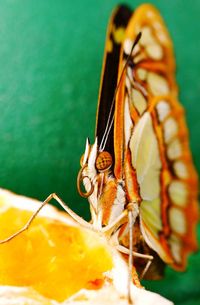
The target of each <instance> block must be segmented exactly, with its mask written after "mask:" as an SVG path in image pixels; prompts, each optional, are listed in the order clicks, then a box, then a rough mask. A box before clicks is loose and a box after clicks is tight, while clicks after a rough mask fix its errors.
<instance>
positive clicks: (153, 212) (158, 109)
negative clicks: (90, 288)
mask: <svg viewBox="0 0 200 305" xmlns="http://www.w3.org/2000/svg"><path fill="white" fill-rule="evenodd" d="M140 31H141V32H142V37H141V40H140V42H139V44H138V45H137V47H136V48H135V49H134V52H133V61H131V62H130V63H128V67H127V71H126V73H124V76H123V79H122V81H121V84H120V87H119V90H118V94H117V98H116V106H115V124H114V147H115V160H116V161H115V169H114V171H115V176H116V177H117V178H118V179H122V178H123V177H125V184H126V190H127V198H128V200H130V201H137V202H139V203H140V228H141V232H142V235H143V237H144V239H145V241H146V243H147V244H148V245H149V247H150V248H152V249H153V250H154V251H156V252H157V253H158V255H159V256H160V257H161V258H162V260H163V261H164V262H166V263H168V264H170V265H171V266H172V267H173V268H175V269H177V270H184V269H185V267H186V259H187V256H188V254H189V253H190V252H192V251H194V250H195V249H196V247H197V242H196V236H195V228H196V224H197V219H198V212H197V185H198V182H197V174H196V171H195V168H194V166H193V161H192V157H191V153H190V149H189V141H188V130H187V126H186V122H185V117H184V110H183V107H182V106H181V105H180V103H179V101H178V89H177V85H176V80H175V60H174V54H173V46H172V42H171V39H170V37H169V34H168V32H167V30H166V27H165V25H164V22H163V20H162V18H161V17H160V15H159V12H158V11H157V10H156V9H155V8H154V7H153V6H151V5H147V4H144V5H142V6H140V7H139V8H138V9H137V10H136V11H135V12H134V14H133V15H132V17H131V18H130V20H129V23H128V26H127V28H126V32H125V38H124V42H123V46H122V49H121V54H120V60H119V74H118V77H119V75H120V71H122V69H123V66H124V63H125V61H126V59H127V56H128V55H129V54H130V50H131V47H132V44H133V42H134V39H135V38H136V35H137V34H138V33H139V32H140Z"/></svg>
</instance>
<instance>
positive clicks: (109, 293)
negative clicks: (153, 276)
mask: <svg viewBox="0 0 200 305" xmlns="http://www.w3.org/2000/svg"><path fill="white" fill-rule="evenodd" d="M40 204H41V203H40V202H39V201H36V200H33V199H29V198H26V197H24V196H18V195H15V194H13V193H11V192H9V191H6V190H3V189H0V239H1V240H2V239H5V238H6V237H8V236H10V235H11V234H13V233H15V232H16V231H17V230H19V229H21V228H22V227H23V226H24V224H25V223H26V222H27V221H28V220H29V219H30V217H31V215H32V214H33V212H35V211H36V210H37V209H38V207H39V206H40ZM0 285H1V287H0V305H1V304H2V305H6V304H9V305H12V304H19V305H23V304H37V305H38V304H54V305H55V304H60V302H63V301H65V302H66V304H68V303H69V304H77V305H78V304H94V303H95V304H116V302H117V304H128V301H127V286H128V271H127V266H126V263H125V262H124V261H123V259H122V258H121V256H119V254H118V253H117V252H115V249H114V248H112V246H111V245H109V242H108V241H107V240H106V239H105V237H104V236H101V235H99V234H97V233H95V232H93V231H90V230H86V229H83V228H82V227H80V226H79V225H78V224H77V223H75V222H74V221H72V220H71V218H70V217H68V216H67V214H66V213H63V212H60V211H58V210H57V209H56V208H54V207H52V206H50V205H47V206H45V207H44V208H43V209H42V210H41V211H40V213H39V215H38V216H37V217H36V218H35V219H34V221H33V223H32V224H31V226H30V227H29V229H28V230H27V231H26V232H23V233H21V234H20V235H18V236H17V237H15V238H14V239H12V240H11V241H9V242H7V243H4V244H0ZM131 294H132V297H133V299H134V300H136V301H135V303H134V304H140V302H142V303H141V304H143V305H144V304H152V303H150V302H153V303H154V305H155V304H171V303H170V302H168V301H167V300H165V299H164V298H162V297H160V296H159V295H157V294H154V293H150V292H147V291H145V290H144V289H139V288H137V287H135V286H134V285H132V286H131ZM66 300H68V301H66ZM145 300H146V301H145ZM16 301H17V303H16ZM81 302H82V303H81ZM84 302H85V303H84ZM90 302H91V303H90ZM120 302H121V303H120Z"/></svg>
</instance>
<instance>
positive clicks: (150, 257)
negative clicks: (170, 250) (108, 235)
mask: <svg viewBox="0 0 200 305" xmlns="http://www.w3.org/2000/svg"><path fill="white" fill-rule="evenodd" d="M116 248H117V250H118V251H119V252H121V253H124V254H128V255H129V253H130V252H129V251H130V249H127V248H126V247H124V246H121V245H118V246H117V247H116ZM132 253H133V256H135V257H140V258H143V259H147V260H148V261H147V263H146V266H145V268H144V270H143V272H142V274H141V276H140V280H142V279H143V277H144V275H145V274H146V272H147V271H148V269H149V267H150V265H151V263H152V261H153V256H152V255H148V254H143V253H138V252H135V251H132Z"/></svg>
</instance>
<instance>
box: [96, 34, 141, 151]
mask: <svg viewBox="0 0 200 305" xmlns="http://www.w3.org/2000/svg"><path fill="white" fill-rule="evenodd" d="M141 36H142V33H141V32H139V33H138V34H137V36H136V38H135V41H134V43H133V45H132V48H131V51H130V54H129V55H128V57H127V59H126V62H125V64H124V67H123V69H122V72H121V75H120V78H119V81H118V84H117V87H116V88H115V92H114V96H113V99H112V103H111V107H110V112H109V116H108V120H107V124H106V129H105V131H104V134H103V137H102V140H101V144H100V146H99V150H100V151H102V150H104V148H105V145H106V142H107V139H108V135H109V133H110V130H111V127H112V125H113V121H114V116H113V117H112V119H111V114H112V111H113V107H114V103H115V99H116V95H117V92H118V89H119V86H120V84H121V81H122V77H123V74H124V71H125V70H126V68H127V66H128V63H129V60H130V58H131V56H132V53H133V50H134V48H135V46H136V45H137V44H138V42H139V40H140V39H141Z"/></svg>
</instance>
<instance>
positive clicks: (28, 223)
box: [0, 193, 93, 244]
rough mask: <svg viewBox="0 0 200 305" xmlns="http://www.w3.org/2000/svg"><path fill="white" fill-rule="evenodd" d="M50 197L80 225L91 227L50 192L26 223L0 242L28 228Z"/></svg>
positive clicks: (4, 241) (1, 242) (0, 241)
mask: <svg viewBox="0 0 200 305" xmlns="http://www.w3.org/2000/svg"><path fill="white" fill-rule="evenodd" d="M52 199H55V200H56V201H57V202H58V203H59V204H60V206H61V207H62V208H63V209H64V210H65V211H66V212H67V213H68V214H69V215H70V216H71V217H72V218H73V219H74V220H75V221H76V222H78V223H79V224H80V225H81V226H83V227H85V228H87V229H90V230H91V229H93V227H92V225H91V224H90V223H88V222H87V221H85V220H84V219H83V218H82V217H80V216H78V215H77V214H76V213H74V212H73V211H72V210H71V209H70V208H69V207H68V206H67V205H66V204H65V203H64V202H63V200H62V199H61V198H60V197H58V195H57V194H56V193H52V194H50V195H49V196H48V197H47V198H46V199H45V201H43V202H42V204H41V206H40V207H39V208H38V209H37V210H36V211H35V213H34V214H33V215H32V216H31V217H30V219H29V220H28V221H27V223H26V224H25V225H24V226H23V227H22V228H21V229H20V230H18V231H17V232H16V233H14V234H12V235H11V236H9V237H8V238H5V239H3V240H0V244H4V243H6V242H8V241H10V240H12V239H13V238H15V237H16V236H18V235H20V234H21V233H22V232H24V231H26V230H28V228H29V227H30V225H31V223H32V222H33V220H34V219H35V217H36V216H37V215H38V214H39V212H40V211H41V210H42V208H43V207H44V206H45V205H46V204H48V203H49V202H50V201H51V200H52Z"/></svg>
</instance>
